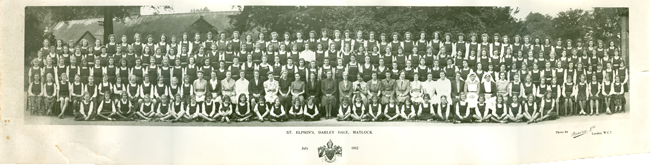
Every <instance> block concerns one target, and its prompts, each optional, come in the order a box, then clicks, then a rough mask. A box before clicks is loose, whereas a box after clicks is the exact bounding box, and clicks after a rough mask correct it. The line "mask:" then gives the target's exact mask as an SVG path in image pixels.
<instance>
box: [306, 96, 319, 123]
mask: <svg viewBox="0 0 650 165" xmlns="http://www.w3.org/2000/svg"><path fill="white" fill-rule="evenodd" d="M314 99H316V97H308V98H307V104H306V105H305V106H304V108H303V109H304V115H303V120H304V121H318V120H320V115H319V112H318V105H316V103H315V102H316V101H315V100H314Z"/></svg>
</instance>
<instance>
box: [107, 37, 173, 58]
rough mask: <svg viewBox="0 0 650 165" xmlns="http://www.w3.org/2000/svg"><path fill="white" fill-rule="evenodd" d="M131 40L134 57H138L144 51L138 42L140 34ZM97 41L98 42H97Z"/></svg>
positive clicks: (141, 44)
mask: <svg viewBox="0 0 650 165" xmlns="http://www.w3.org/2000/svg"><path fill="white" fill-rule="evenodd" d="M173 38H174V37H172V39H173ZM133 39H134V40H135V41H134V42H133V43H132V44H131V46H132V47H133V52H134V53H135V54H136V55H138V56H140V55H142V50H143V49H144V44H143V43H142V42H141V41H140V39H141V37H140V34H138V33H135V35H133ZM97 41H99V40H97Z"/></svg>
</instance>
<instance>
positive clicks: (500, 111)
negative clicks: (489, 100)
mask: <svg viewBox="0 0 650 165" xmlns="http://www.w3.org/2000/svg"><path fill="white" fill-rule="evenodd" d="M496 97H497V99H496V103H495V105H494V109H493V110H492V118H490V119H492V121H494V122H499V123H508V114H509V113H508V111H507V107H506V104H505V103H504V101H503V96H501V95H499V96H496Z"/></svg>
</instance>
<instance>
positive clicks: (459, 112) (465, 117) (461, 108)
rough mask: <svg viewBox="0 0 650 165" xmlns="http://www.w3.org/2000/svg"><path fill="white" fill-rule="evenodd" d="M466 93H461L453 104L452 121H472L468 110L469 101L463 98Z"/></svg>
mask: <svg viewBox="0 0 650 165" xmlns="http://www.w3.org/2000/svg"><path fill="white" fill-rule="evenodd" d="M466 99H467V95H466V94H465V93H461V95H460V101H458V102H456V103H455V104H454V110H455V114H454V123H469V122H472V112H471V111H470V110H469V103H468V102H466V101H465V100H466Z"/></svg>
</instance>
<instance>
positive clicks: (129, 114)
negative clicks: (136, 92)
mask: <svg viewBox="0 0 650 165" xmlns="http://www.w3.org/2000/svg"><path fill="white" fill-rule="evenodd" d="M120 98H121V99H120V100H116V102H115V109H116V113H115V115H116V118H118V120H132V119H133V115H135V112H134V111H133V108H134V107H133V104H132V102H131V101H130V100H129V97H128V94H127V93H126V92H122V94H121V97H120Z"/></svg>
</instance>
